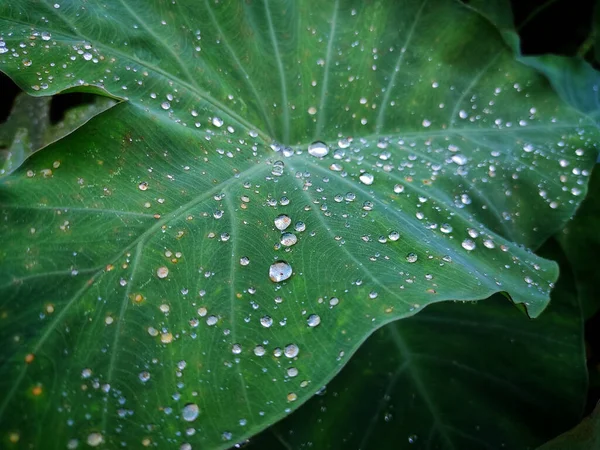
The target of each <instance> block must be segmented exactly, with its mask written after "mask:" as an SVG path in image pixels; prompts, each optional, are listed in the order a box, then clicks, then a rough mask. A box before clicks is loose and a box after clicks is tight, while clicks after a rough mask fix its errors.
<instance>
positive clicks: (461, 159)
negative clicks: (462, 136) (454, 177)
mask: <svg viewBox="0 0 600 450" xmlns="http://www.w3.org/2000/svg"><path fill="white" fill-rule="evenodd" d="M450 159H451V160H452V162H453V163H455V164H458V165H459V166H464V165H465V164H466V163H467V157H466V156H465V155H461V154H458V155H452V157H451V158H450Z"/></svg>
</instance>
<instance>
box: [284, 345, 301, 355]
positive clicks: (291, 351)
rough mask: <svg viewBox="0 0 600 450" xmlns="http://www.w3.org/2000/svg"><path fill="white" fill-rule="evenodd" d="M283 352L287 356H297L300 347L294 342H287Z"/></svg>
mask: <svg viewBox="0 0 600 450" xmlns="http://www.w3.org/2000/svg"><path fill="white" fill-rule="evenodd" d="M283 353H284V354H285V356H287V357H288V358H295V357H296V356H298V353H300V349H299V348H298V346H297V345H296V344H289V345H286V346H285V349H284V351H283Z"/></svg>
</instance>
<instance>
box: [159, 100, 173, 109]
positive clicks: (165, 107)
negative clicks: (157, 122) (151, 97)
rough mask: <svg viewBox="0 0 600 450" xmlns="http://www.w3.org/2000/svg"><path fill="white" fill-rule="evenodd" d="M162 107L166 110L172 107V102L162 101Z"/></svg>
mask: <svg viewBox="0 0 600 450" xmlns="http://www.w3.org/2000/svg"><path fill="white" fill-rule="evenodd" d="M160 107H161V108H162V109H164V110H167V109H169V108H170V107H171V104H170V103H169V102H162V103H161V104H160Z"/></svg>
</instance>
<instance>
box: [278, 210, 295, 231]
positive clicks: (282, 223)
mask: <svg viewBox="0 0 600 450" xmlns="http://www.w3.org/2000/svg"><path fill="white" fill-rule="evenodd" d="M274 223H275V228H277V229H278V230H281V231H283V230H285V229H286V228H287V227H289V226H290V224H291V223H292V219H290V218H289V216H286V215H285V214H282V215H280V216H277V217H276V218H275V220H274Z"/></svg>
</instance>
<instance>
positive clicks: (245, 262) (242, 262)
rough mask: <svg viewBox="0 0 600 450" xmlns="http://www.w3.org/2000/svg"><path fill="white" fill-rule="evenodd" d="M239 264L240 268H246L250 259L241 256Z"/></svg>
mask: <svg viewBox="0 0 600 450" xmlns="http://www.w3.org/2000/svg"><path fill="white" fill-rule="evenodd" d="M240 264H241V265H242V266H247V265H248V264H250V258H248V257H247V256H242V257H241V258H240Z"/></svg>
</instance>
